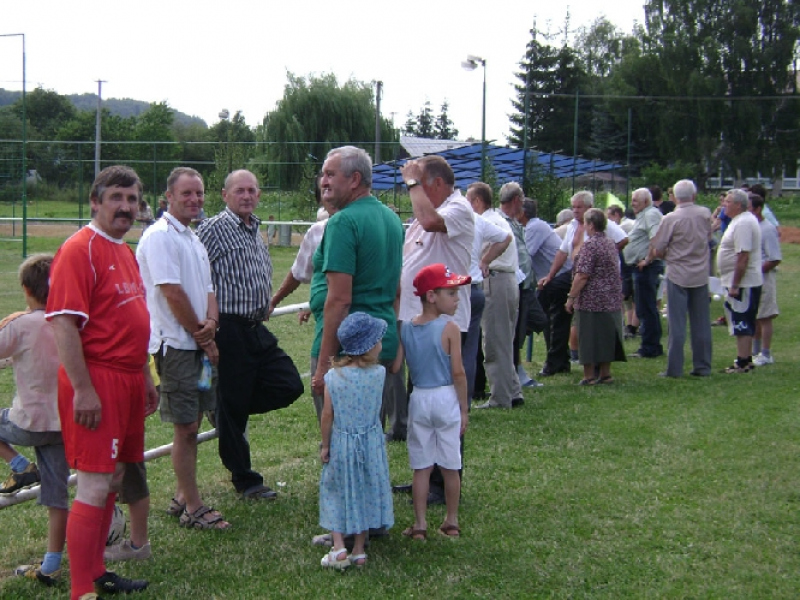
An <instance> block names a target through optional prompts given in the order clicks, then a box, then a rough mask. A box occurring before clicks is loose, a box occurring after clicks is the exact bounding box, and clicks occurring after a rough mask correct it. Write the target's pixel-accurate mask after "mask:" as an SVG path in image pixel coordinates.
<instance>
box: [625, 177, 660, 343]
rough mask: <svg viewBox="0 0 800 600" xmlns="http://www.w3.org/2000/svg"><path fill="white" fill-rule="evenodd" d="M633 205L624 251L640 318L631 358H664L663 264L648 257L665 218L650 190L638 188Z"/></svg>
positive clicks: (637, 313) (632, 198) (632, 199)
mask: <svg viewBox="0 0 800 600" xmlns="http://www.w3.org/2000/svg"><path fill="white" fill-rule="evenodd" d="M631 205H632V206H633V212H634V213H635V214H636V220H635V222H634V224H633V229H631V232H630V234H629V235H628V240H629V241H628V245H627V246H625V248H624V249H623V251H622V255H623V258H624V259H625V264H627V265H628V266H629V267H631V268H632V269H631V274H632V275H633V301H634V303H635V305H636V316H637V317H638V318H639V335H640V336H641V340H642V341H641V344H640V345H639V349H638V350H637V351H636V352H634V353H633V354H630V355H629V356H631V357H632V358H656V357H657V356H661V355H662V354H664V348H663V347H662V345H661V315H659V314H658V298H657V293H658V287H659V285H660V284H661V275H662V274H663V273H664V264H663V263H662V262H661V259H659V258H653V257H650V256H648V253H649V251H650V240H652V239H653V238H654V237H655V236H656V233H658V228H659V226H660V225H661V219H662V218H663V216H662V214H661V211H660V210H658V208H656V207H655V206H653V197H652V196H651V194H650V190H648V189H647V188H639V189H638V190H636V191H634V192H633V195H632V196H631Z"/></svg>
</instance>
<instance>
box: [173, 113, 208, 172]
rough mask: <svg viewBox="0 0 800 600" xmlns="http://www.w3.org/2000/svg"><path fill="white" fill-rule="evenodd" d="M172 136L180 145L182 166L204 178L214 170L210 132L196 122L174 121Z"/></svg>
mask: <svg viewBox="0 0 800 600" xmlns="http://www.w3.org/2000/svg"><path fill="white" fill-rule="evenodd" d="M172 135H173V136H174V138H175V140H176V141H177V142H178V143H179V144H180V162H181V164H182V165H187V166H190V167H192V168H194V169H197V170H198V171H199V172H200V173H201V174H202V175H203V177H204V178H208V176H209V175H210V174H211V172H212V171H213V170H214V146H213V145H212V144H210V143H209V142H211V141H212V140H211V137H210V130H209V128H208V127H206V126H205V125H204V124H201V123H198V122H180V121H175V122H174V123H173V124H172Z"/></svg>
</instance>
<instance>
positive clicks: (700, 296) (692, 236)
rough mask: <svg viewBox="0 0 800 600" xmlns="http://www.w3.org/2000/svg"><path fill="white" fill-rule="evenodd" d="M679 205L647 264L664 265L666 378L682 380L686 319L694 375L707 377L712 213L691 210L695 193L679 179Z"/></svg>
mask: <svg viewBox="0 0 800 600" xmlns="http://www.w3.org/2000/svg"><path fill="white" fill-rule="evenodd" d="M673 193H674V194H675V198H676V199H677V201H678V207H677V208H676V209H675V211H674V212H671V213H669V214H668V215H665V216H664V219H663V220H662V221H661V226H660V227H659V229H658V233H657V234H656V236H655V237H654V238H653V240H652V241H651V243H650V251H649V254H648V257H647V260H652V259H654V258H663V259H664V260H665V261H666V263H667V298H669V302H667V322H668V324H669V342H668V350H667V370H666V371H665V372H664V373H662V375H663V376H666V377H680V376H681V375H683V345H684V342H685V341H686V315H687V314H688V315H689V324H690V326H691V344H692V371H691V374H692V375H695V376H697V377H706V376H708V375H710V374H711V318H710V316H709V302H708V266H709V265H708V261H709V252H708V242H709V239H710V238H711V212H710V211H709V210H708V209H707V208H706V207H704V206H698V205H697V204H695V199H696V198H697V188H696V187H695V185H694V183H693V182H692V181H689V180H688V179H682V180H681V181H679V182H678V183H676V184H675V185H674V187H673Z"/></svg>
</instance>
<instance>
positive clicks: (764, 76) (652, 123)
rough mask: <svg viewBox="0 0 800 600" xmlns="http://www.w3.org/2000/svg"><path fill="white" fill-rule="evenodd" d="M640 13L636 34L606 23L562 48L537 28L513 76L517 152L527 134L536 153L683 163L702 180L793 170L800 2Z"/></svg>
mask: <svg viewBox="0 0 800 600" xmlns="http://www.w3.org/2000/svg"><path fill="white" fill-rule="evenodd" d="M644 8H645V19H644V23H643V24H637V25H635V27H634V29H633V31H632V32H631V33H630V34H625V33H623V32H622V31H621V30H619V29H618V28H617V27H616V26H614V25H613V24H612V23H610V22H609V21H608V20H607V19H605V18H599V19H597V20H596V21H595V22H594V23H593V24H592V25H591V26H589V27H585V28H582V29H580V30H578V32H577V35H575V36H574V38H573V39H572V40H571V41H568V38H569V36H567V35H563V32H562V35H563V38H562V40H561V41H560V43H559V41H558V40H556V39H554V37H555V36H552V35H549V34H548V33H546V32H542V31H540V30H538V29H537V28H536V26H534V27H533V29H532V30H531V40H530V41H529V42H528V44H527V47H526V51H525V54H524V56H523V58H522V60H521V61H520V69H519V71H518V73H517V74H516V77H517V81H518V83H517V85H516V96H515V98H514V100H513V106H514V113H513V114H512V115H510V121H511V135H510V136H509V141H510V142H511V143H512V144H514V145H517V146H520V147H521V146H522V145H523V144H524V142H525V138H526V137H527V143H528V144H529V147H531V148H536V149H539V150H542V151H546V152H556V151H561V152H564V153H566V154H572V152H573V151H576V152H577V154H579V155H581V156H584V157H587V158H597V159H601V160H605V161H613V162H618V163H621V164H626V163H627V162H628V160H630V163H631V164H632V165H633V166H634V167H644V166H646V165H662V166H673V167H676V166H677V167H678V170H679V171H683V172H684V173H685V175H684V176H692V177H695V178H697V179H699V180H701V181H702V180H703V178H704V177H705V176H708V175H709V174H711V175H713V174H716V173H718V172H723V173H726V174H728V175H733V176H735V177H737V178H741V177H742V176H753V175H755V174H756V172H760V173H761V174H762V175H765V176H769V177H772V178H774V179H775V178H780V176H781V173H782V171H783V170H784V169H785V170H786V172H787V173H789V174H794V173H795V172H796V171H797V163H798V156H799V155H800V141H798V140H800V136H798V132H799V131H800V101H799V100H800V96H798V94H797V70H796V67H795V61H796V59H797V50H798V31H799V30H800V29H799V27H798V26H799V24H800V12H798V10H797V8H796V3H795V2H794V0H737V1H736V2H730V1H729V0H648V1H647V2H646V3H645V5H644ZM568 28H569V17H567V25H566V26H565V30H567V31H568ZM526 108H527V110H526ZM526 113H527V128H526V118H525V117H526ZM576 126H577V134H576ZM576 140H577V148H576ZM629 140H630V143H629Z"/></svg>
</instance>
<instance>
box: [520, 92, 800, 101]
mask: <svg viewBox="0 0 800 600" xmlns="http://www.w3.org/2000/svg"><path fill="white" fill-rule="evenodd" d="M529 95H530V96H531V97H535V98H575V94H561V93H552V94H551V93H545V92H531V93H530V94H529ZM580 97H581V98H584V99H586V98H591V99H593V100H597V99H602V100H605V99H608V100H651V101H660V100H670V101H679V102H694V101H720V100H723V101H725V102H728V101H734V100H748V101H753V100H800V94H786V95H782V96H622V95H617V94H583V93H581V94H580Z"/></svg>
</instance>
